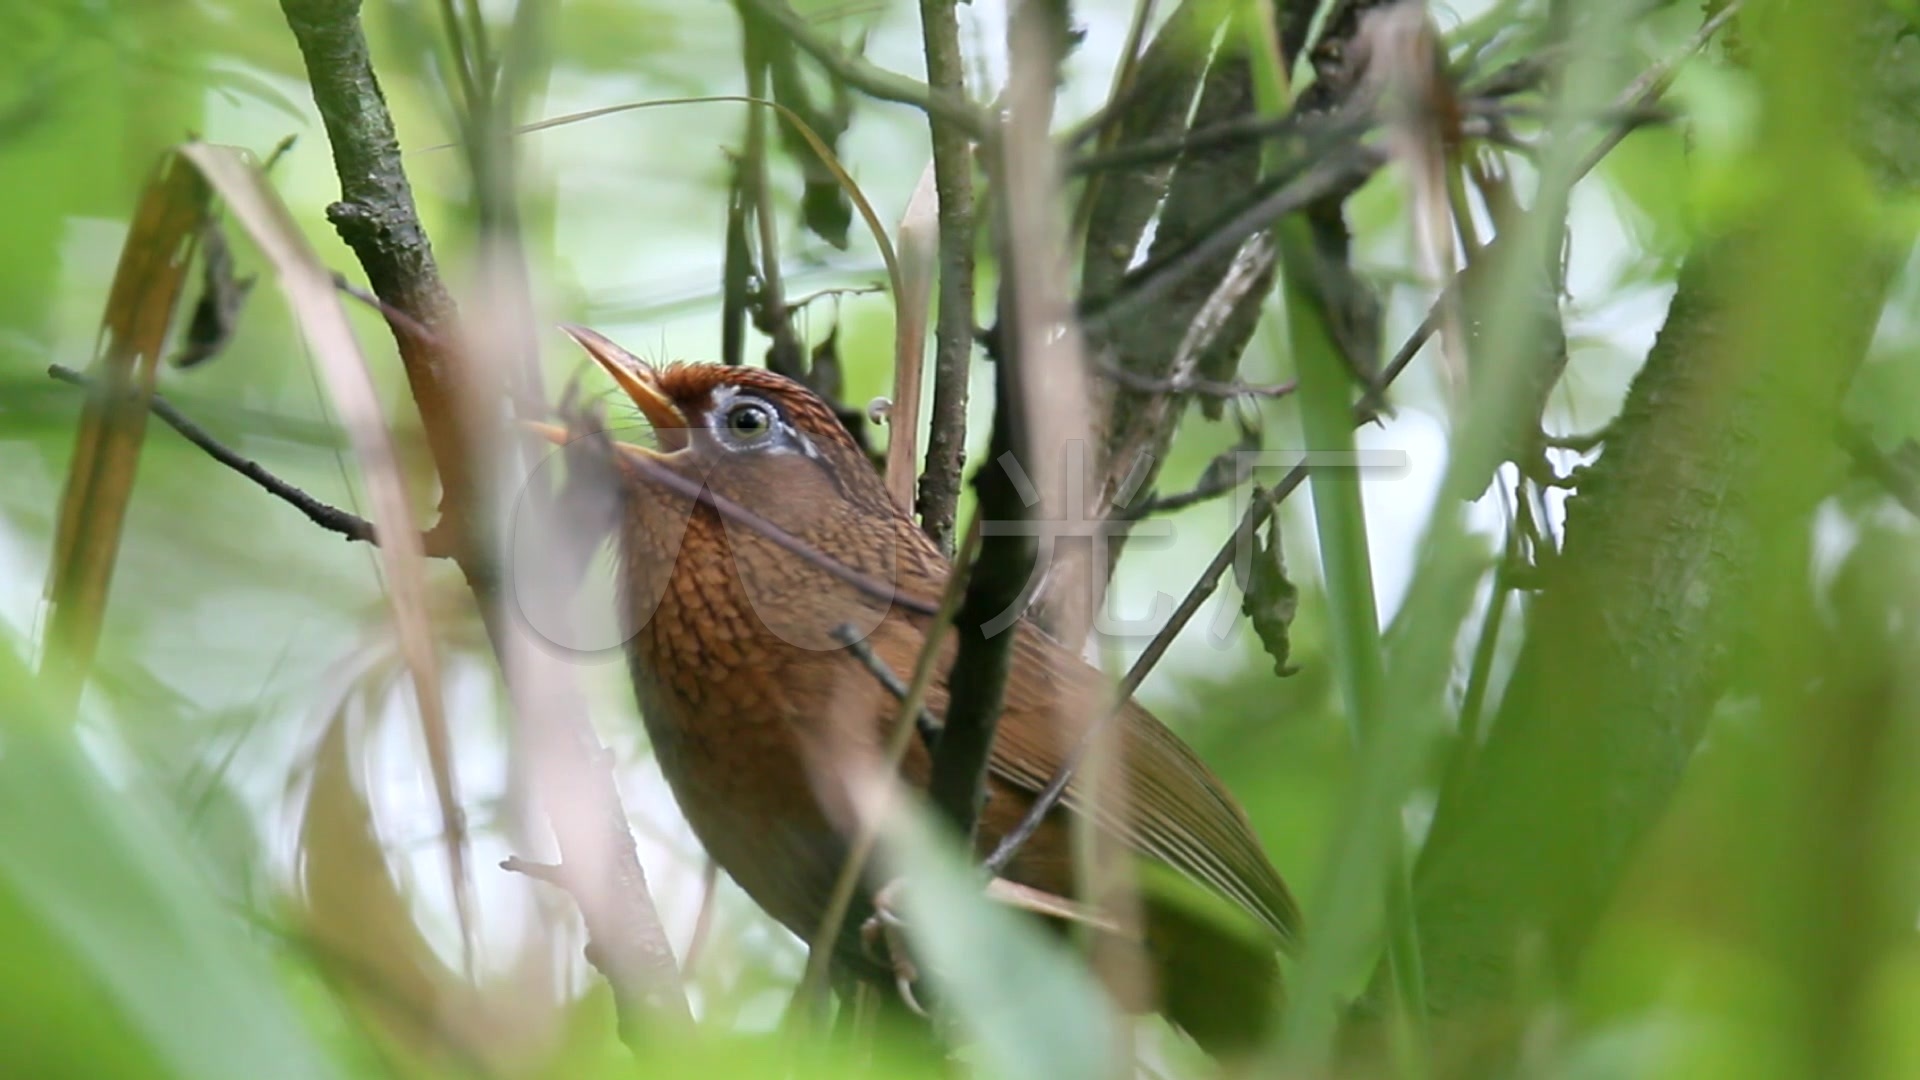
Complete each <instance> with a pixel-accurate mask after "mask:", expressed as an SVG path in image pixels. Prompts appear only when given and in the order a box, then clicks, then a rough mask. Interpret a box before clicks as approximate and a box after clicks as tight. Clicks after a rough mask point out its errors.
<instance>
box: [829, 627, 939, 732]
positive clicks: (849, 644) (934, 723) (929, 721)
mask: <svg viewBox="0 0 1920 1080" xmlns="http://www.w3.org/2000/svg"><path fill="white" fill-rule="evenodd" d="M833 640H835V641H837V642H839V643H840V644H842V645H844V646H846V649H847V651H848V652H850V653H852V654H853V656H854V659H856V660H859V661H860V664H861V666H862V667H865V668H866V669H867V671H868V672H869V673H870V674H872V675H873V678H874V681H875V682H877V683H879V684H880V686H881V687H882V688H883V689H885V690H886V692H887V693H889V694H892V695H893V700H894V701H895V702H896V703H905V702H906V700H907V693H908V688H907V684H906V683H904V682H902V681H900V676H899V675H896V674H894V670H893V669H892V668H890V667H888V666H887V662H886V661H885V660H882V659H880V657H878V656H876V655H874V651H873V646H871V645H868V644H867V643H866V640H865V639H864V638H862V637H861V636H860V631H858V630H856V629H855V628H853V627H852V626H848V625H846V624H844V623H842V624H841V625H839V626H836V627H834V628H833ZM913 726H914V728H915V730H917V731H918V732H919V733H920V741H921V742H922V743H923V744H925V745H926V747H927V749H929V750H931V749H933V744H934V742H935V740H937V739H938V738H939V737H940V721H938V720H935V719H934V718H933V713H931V712H929V711H927V707H926V706H924V705H922V706H920V707H918V708H917V709H915V710H914V714H913Z"/></svg>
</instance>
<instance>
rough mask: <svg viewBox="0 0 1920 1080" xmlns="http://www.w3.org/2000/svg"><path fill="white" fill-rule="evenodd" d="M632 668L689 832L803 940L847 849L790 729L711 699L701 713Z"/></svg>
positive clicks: (651, 732) (812, 928)
mask: <svg viewBox="0 0 1920 1080" xmlns="http://www.w3.org/2000/svg"><path fill="white" fill-rule="evenodd" d="M636 668H639V669H640V670H636V672H635V678H634V685H635V689H636V691H637V697H638V698H639V703H640V709H641V715H642V717H643V719H644V720H645V722H646V727H647V733H648V736H649V738H650V739H651V741H652V743H653V748H654V754H655V757H656V759H657V760H658V761H659V763H660V771H661V774H662V775H663V776H665V777H666V780H667V785H668V786H669V787H670V788H672V790H673V797H674V801H675V802H676V803H678V804H679V807H680V812H681V814H682V815H683V816H684V817H685V818H686V819H687V824H688V825H689V826H691V827H692V829H693V834H694V836H695V837H696V838H698V839H699V841H700V845H701V846H702V847H703V848H705V849H706V852H707V855H708V856H709V857H711V858H712V859H713V861H714V862H715V863H716V864H718V865H719V867H720V868H721V869H722V870H725V871H726V872H727V875H728V876H729V877H731V878H733V880H734V881H735V882H736V883H737V884H739V886H740V887H741V889H742V890H744V891H745V892H746V894H747V895H748V896H749V897H751V898H752V899H753V901H754V902H755V903H756V904H758V905H760V907H761V908H763V909H765V910H766V912H767V913H768V914H770V915H772V916H773V917H774V918H775V919H777V920H778V921H779V922H780V923H781V924H783V925H784V926H786V927H787V929H789V930H792V931H793V932H794V933H795V934H798V935H800V936H801V937H802V938H810V937H812V936H813V933H814V931H815V930H816V929H817V928H818V924H819V920H820V916H821V913H822V912H823V911H824V910H825V908H826V904H827V898H828V896H829V895H830V894H831V892H832V889H833V881H834V878H835V876H836V875H837V874H838V872H839V868H840V865H841V863H842V862H843V861H844V859H845V857H846V851H847V846H848V845H847V843H846V840H845V838H844V837H843V835H842V834H841V832H840V831H839V830H838V829H836V828H835V827H834V825H833V824H832V822H830V821H829V820H828V819H827V817H826V816H825V814H824V813H823V812H822V810H821V807H820V802H819V798H818V793H817V792H816V791H814V790H813V787H812V784H811V782H810V780H809V770H808V768H807V766H806V763H805V762H804V761H802V760H801V759H800V753H801V751H800V748H799V745H798V743H797V742H796V741H795V739H794V737H793V731H792V728H791V725H790V724H788V723H787V722H785V720H784V719H783V718H782V717H780V716H778V715H767V714H765V713H756V714H752V715H743V714H740V713H738V712H736V711H735V710H731V709H727V708H724V707H716V703H712V702H709V703H708V705H709V707H708V708H707V709H705V710H701V709H699V708H698V707H697V706H693V705H692V704H691V703H690V702H688V701H686V700H684V699H683V698H681V697H680V696H679V695H678V694H676V693H675V692H674V691H673V690H672V689H671V688H670V687H668V686H665V685H663V684H662V683H661V682H659V681H657V680H655V679H654V678H652V677H651V675H650V673H648V672H647V671H646V670H645V669H644V668H643V667H641V665H636Z"/></svg>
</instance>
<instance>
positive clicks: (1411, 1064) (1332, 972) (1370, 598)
mask: <svg viewBox="0 0 1920 1080" xmlns="http://www.w3.org/2000/svg"><path fill="white" fill-rule="evenodd" d="M1242 11H1243V13H1244V14H1243V16H1242V17H1243V20H1244V25H1245V27H1246V32H1247V33H1249V34H1250V35H1251V36H1252V40H1250V41H1249V42H1248V55H1249V56H1250V57H1251V62H1252V65H1253V82H1254V101H1255V104H1256V106H1257V108H1258V110H1259V112H1260V113H1261V114H1262V115H1264V116H1267V117H1270V118H1277V117H1280V116H1282V115H1284V114H1285V113H1286V111H1287V109H1288V107H1289V88H1288V82H1287V73H1286V68H1285V64H1284V62H1283V61H1282V59H1281V52H1280V39H1279V32H1278V29H1277V27H1276V26H1275V25H1274V22H1273V11H1272V8H1271V7H1270V6H1268V5H1265V4H1259V3H1250V4H1247V5H1246V6H1245V7H1244V8H1243V9H1242ZM1267 153H1268V155H1269V162H1268V164H1269V165H1271V164H1272V163H1273V162H1272V156H1273V155H1274V154H1275V153H1277V151H1276V150H1274V149H1269V150H1268V151H1267ZM1276 231H1277V233H1278V240H1279V245H1280V253H1281V266H1282V275H1281V276H1282V279H1283V285H1282V294H1281V295H1282V297H1283V299H1284V303H1285V307H1286V314H1287V325H1288V329H1289V335H1290V339H1291V342H1292V348H1293V353H1294V363H1295V365H1296V366H1297V368H1298V371H1299V380H1300V393H1299V400H1300V418H1301V427H1302V430H1303V432H1304V434H1305V436H1306V440H1307V445H1308V448H1309V452H1310V453H1312V452H1315V451H1317V452H1321V453H1326V452H1333V453H1335V454H1337V455H1340V456H1339V457H1336V458H1334V459H1333V460H1335V461H1343V462H1345V461H1352V460H1354V459H1353V457H1352V456H1351V455H1352V454H1353V452H1354V437H1353V425H1352V414H1353V404H1352V387H1351V385H1350V381H1351V380H1350V378H1349V375H1348V370H1349V369H1348V365H1347V364H1346V363H1345V362H1344V360H1343V358H1342V357H1341V355H1340V351H1339V348H1340V347H1339V345H1338V343H1337V341H1336V339H1335V338H1334V336H1333V334H1332V332H1331V329H1330V327H1328V326H1327V324H1326V321H1325V317H1324V314H1323V310H1324V309H1323V307H1322V304H1321V303H1320V301H1319V299H1318V298H1317V297H1315V296H1314V295H1313V294H1312V292H1311V289H1312V288H1313V283H1314V282H1316V281H1317V280H1318V279H1319V277H1320V275H1319V272H1318V271H1319V268H1318V266H1317V265H1316V259H1315V256H1314V254H1313V253H1314V247H1313V244H1312V241H1311V238H1310V237H1308V235H1307V233H1306V229H1305V222H1304V221H1302V220H1301V219H1300V218H1299V217H1297V216H1294V217H1289V218H1287V219H1285V220H1283V221H1282V222H1281V223H1280V225H1279V227H1278V229H1277V230H1276ZM1309 477H1310V478H1311V483H1312V491H1311V497H1312V500H1313V511H1314V523H1315V526H1316V528H1317V530H1318V533H1319V545H1320V560H1321V571H1322V575H1323V577H1324V579H1325V582H1326V590H1327V602H1328V607H1329V612H1328V617H1329V621H1330V622H1331V624H1332V637H1333V643H1332V645H1333V656H1334V660H1335V664H1336V666H1337V667H1338V669H1339V672H1338V676H1339V682H1340V689H1341V696H1342V698H1343V699H1344V701H1345V703H1346V709H1347V714H1348V717H1349V720H1350V723H1351V724H1352V730H1353V741H1354V744H1355V746H1356V747H1358V748H1359V749H1360V751H1361V755H1362V759H1363V766H1364V764H1366V759H1367V758H1369V757H1371V756H1373V755H1371V754H1369V753H1367V751H1368V750H1369V749H1371V748H1372V747H1374V746H1379V745H1383V744H1387V743H1388V741H1389V740H1388V735H1389V733H1388V731H1387V730H1386V725H1387V720H1388V715H1389V714H1388V713H1387V711H1386V704H1387V688H1386V671H1385V664H1384V660H1383V657H1382V650H1381V646H1380V624H1379V609H1378V605H1377V603H1376V601H1375V598H1374V591H1373V568H1372V563H1371V559H1370V557H1369V551H1368V546H1367V522H1366V514H1365V510H1364V507H1363V505H1362V502H1361V498H1360V477H1359V474H1358V473H1357V472H1355V471H1354V470H1353V469H1352V468H1350V467H1341V466H1337V465H1336V466H1333V467H1329V468H1323V469H1314V470H1312V471H1310V472H1309ZM1368 781H1369V777H1368V776H1367V774H1366V773H1365V772H1364V771H1363V772H1362V774H1361V781H1360V785H1359V788H1360V790H1365V788H1366V786H1367V784H1368ZM1374 782H1375V783H1376V784H1378V785H1379V786H1380V787H1381V788H1383V789H1386V790H1383V792H1382V794H1383V795H1385V796H1389V797H1391V796H1392V795H1393V794H1394V793H1393V792H1392V790H1391V785H1389V784H1387V783H1386V782H1385V778H1378V777H1376V778H1374ZM1401 795H1402V796H1404V792H1402V793H1401ZM1398 805H1399V802H1398V800H1397V798H1396V799H1395V800H1394V801H1393V802H1392V803H1391V804H1390V806H1389V809H1396V808H1397V807H1398ZM1384 824H1385V827H1383V828H1377V829H1371V830H1368V833H1367V835H1365V836H1363V837H1361V838H1360V839H1361V841H1362V843H1361V844H1360V845H1359V846H1357V847H1354V848H1346V847H1342V848H1340V849H1338V850H1337V851H1336V852H1335V857H1336V859H1337V860H1338V865H1353V866H1356V867H1357V868H1359V869H1365V868H1372V867H1383V868H1385V870H1386V880H1385V881H1384V882H1382V883H1381V884H1383V885H1384V886H1385V888H1386V893H1387V896H1386V906H1387V922H1388V932H1387V954H1388V958H1389V959H1388V962H1389V966H1390V968H1391V970H1392V972H1393V986H1394V990H1395V999H1396V1007H1397V1010H1398V1011H1397V1015H1396V1020H1397V1023H1396V1031H1397V1033H1398V1035H1397V1037H1396V1039H1395V1045H1396V1047H1397V1048H1398V1057H1399V1060H1400V1064H1401V1065H1402V1066H1403V1068H1405V1069H1407V1070H1409V1071H1411V1072H1414V1073H1416V1074H1423V1073H1424V1072H1425V1062H1424V1052H1425V1047H1424V1043H1423V1041H1422V1040H1421V1039H1420V1038H1419V1037H1418V1034H1417V1033H1418V1031H1419V1029H1420V1028H1421V1027H1422V1026H1423V1025H1424V1023H1425V1016H1426V1004H1425V1001H1424V979H1423V977H1422V975H1421V971H1420V945H1419V937H1418V934H1417V933H1416V930H1415V925H1414V921H1413V902H1412V892H1413V891H1412V886H1411V880H1410V874H1409V871H1408V867H1407V863H1406V855H1405V851H1404V843H1405V842H1404V839H1403V837H1402V835H1401V831H1400V821H1399V815H1398V814H1397V813H1392V814H1389V815H1387V819H1386V821H1385V823H1384ZM1347 876H1348V877H1357V876H1358V874H1357V873H1351V874H1349V875H1347ZM1363 884H1364V882H1363ZM1338 892H1339V890H1337V889H1336V888H1335V887H1334V885H1328V886H1323V887H1322V888H1321V890H1320V896H1319V897H1318V898H1317V899H1318V900H1319V901H1320V902H1319V903H1318V904H1317V905H1316V907H1315V908H1313V909H1311V911H1310V914H1309V918H1308V927H1309V928H1310V929H1309V932H1308V933H1307V935H1306V939H1307V947H1306V950H1305V953H1304V955H1303V957H1302V961H1301V964H1300V975H1299V979H1298V983H1297V985H1296V986H1295V987H1294V988H1293V990H1292V991H1291V992H1290V993H1289V994H1288V1001H1287V1009H1286V1018H1285V1024H1284V1028H1283V1034H1284V1038H1285V1044H1284V1045H1285V1048H1286V1051H1287V1052H1288V1053H1289V1054H1290V1055H1291V1056H1292V1057H1293V1059H1294V1060H1296V1061H1299V1062H1301V1063H1304V1064H1305V1065H1307V1067H1309V1068H1318V1067H1320V1066H1322V1065H1324V1064H1325V1062H1326V1061H1327V1060H1328V1058H1329V1056H1330V1055H1331V1052H1332V1048H1333V1034H1334V1030H1335V1026H1336V1022H1337V1014H1336V1011H1335V1001H1336V995H1337V992H1338V987H1339V985H1340V982H1341V980H1342V978H1343V977H1344V976H1345V975H1346V974H1347V973H1346V972H1344V971H1343V970H1342V967H1341V961H1342V959H1343V950H1341V949H1340V948H1339V947H1338V946H1339V945H1340V944H1341V943H1342V942H1344V941H1358V942H1361V943H1364V942H1365V941H1366V940H1367V939H1368V938H1370V937H1371V927H1370V926H1369V925H1368V922H1369V921H1370V916H1369V914H1368V912H1369V911H1370V909H1371V905H1369V904H1365V903H1360V904H1348V905H1347V906H1344V907H1341V906H1336V901H1337V900H1338V898H1339V897H1338ZM1368 893H1369V896H1368V898H1370V896H1371V890H1369V891H1368Z"/></svg>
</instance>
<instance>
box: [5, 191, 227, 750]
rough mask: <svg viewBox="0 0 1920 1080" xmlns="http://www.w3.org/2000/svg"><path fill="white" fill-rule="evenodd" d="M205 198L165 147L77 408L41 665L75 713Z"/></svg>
mask: <svg viewBox="0 0 1920 1080" xmlns="http://www.w3.org/2000/svg"><path fill="white" fill-rule="evenodd" d="M206 204H207V188H206V185H205V184H204V183H203V182H202V181H201V179H200V177H199V176H198V175H197V174H196V173H195V172H194V170H193V169H192V168H191V167H190V166H189V165H188V163H187V162H185V161H182V160H180V159H179V158H178V157H177V156H175V155H173V154H168V155H167V156H166V157H165V158H163V159H162V160H161V162H160V165H159V167H158V168H157V169H156V170H155V173H154V177H153V179H152V180H150V181H149V182H148V184H147V186H146V189H145V191H144V192H143V193H142V195H141V198H140V206H139V209H138V210H136V211H135V213H134V217H133V222H132V225H131V227H130V228H129V230H128V233H127V242H126V246H125V247H124V248H122V249H121V252H120V265H119V268H118V269H117V270H115V271H114V277H113V289H112V291H111V292H110V293H109V294H108V298H107V310H106V314H105V315H104V316H103V317H102V318H101V323H100V342H99V346H98V349H97V352H96V357H95V360H94V363H93V367H92V371H91V374H92V376H93V379H94V382H95V385H96V387H97V389H96V390H95V392H94V393H93V395H92V396H91V397H90V398H89V399H88V401H87V405H86V408H85V410H84V411H83V412H82V413H81V416H80V430H79V434H78V436H77V437H76V438H75V440H74V449H73V462H72V464H71V465H70V466H69V467H68V471H67V483H66V487H65V488H64V489H63V490H62V491H61V495H60V517H59V523H58V525H57V526H56V529H55V534H54V550H53V560H52V562H53V565H52V568H51V570H50V572H49V573H48V576H47V599H48V601H49V605H50V609H51V610H50V611H49V614H48V618H47V643H48V648H47V650H46V659H45V661H44V666H43V671H45V670H57V671H59V672H60V673H61V679H60V680H59V683H58V688H57V689H56V690H54V691H53V692H52V694H53V701H52V705H53V707H54V710H55V712H56V714H57V715H70V714H71V713H72V711H73V709H74V707H75V705H76V704H77V703H78V700H79V691H80V686H81V683H82V682H83V681H84V680H85V678H86V674H87V671H88V670H89V669H90V668H91V667H92V666H93V656H94V650H95V648H96V647H97V646H98V644H99V640H100V623H101V618H102V615H103V614H104V612H105V609H106V603H107V588H108V585H109V583H110V582H111V581H112V578H113V566H114V562H115V560H116V559H117V557H118V555H119V550H120V535H121V531H122V529H123V527H124V525H125V522H126V512H127V502H128V500H129V499H131V498H132V496H133V480H134V474H135V471H136V470H137V468H138V466H139V463H140V447H141V444H142V440H143V438H144V436H145V434H146V427H147V402H148V400H149V399H150V398H152V396H153V385H154V379H155V375H156V373H157V371H158V368H159V363H160V350H161V348H162V347H163V346H164V345H165V343H166V337H167V328H168V326H169V325H170V324H171V323H172V321H173V311H174V306H175V304H176V303H177V302H178V300H179V297H180V292H181V289H182V288H183V286H184V283H185V281H186V275H187V265H188V262H189V261H190V260H191V258H192V255H193V247H194V240H195V236H196V234H197V226H198V225H199V223H200V221H201V220H202V219H203V218H204V217H205V214H206Z"/></svg>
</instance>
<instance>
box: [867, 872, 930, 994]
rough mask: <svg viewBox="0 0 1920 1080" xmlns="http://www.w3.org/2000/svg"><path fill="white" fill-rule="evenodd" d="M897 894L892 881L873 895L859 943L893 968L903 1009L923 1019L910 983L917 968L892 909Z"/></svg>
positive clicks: (916, 975) (902, 923) (897, 885)
mask: <svg viewBox="0 0 1920 1080" xmlns="http://www.w3.org/2000/svg"><path fill="white" fill-rule="evenodd" d="M899 892H900V882H898V881H892V882H888V883H887V884H886V885H885V886H883V887H882V888H881V889H880V891H879V892H877V893H875V894H874V896H873V914H872V915H870V916H868V917H867V921H866V922H863V923H861V924H860V944H861V947H862V948H864V949H865V950H866V952H867V955H868V956H870V957H872V958H874V959H875V960H880V961H883V962H885V963H886V964H887V965H888V966H889V967H891V968H892V969H893V988H894V990H896V991H897V992H898V993H899V994H900V1000H902V1001H904V1002H906V1003H907V1008H909V1009H912V1010H913V1011H914V1013H915V1014H916V1015H919V1016H926V1015H927V1010H926V1008H925V1007H924V1006H922V1005H921V1004H920V999H919V998H917V997H915V996H914V993H913V984H914V983H916V982H918V981H920V969H919V968H917V967H915V966H914V963H913V956H912V953H911V952H909V950H908V949H907V939H906V923H905V921H904V920H902V919H901V918H900V913H899V911H898V910H897V908H896V904H897V898H898V896H899ZM883 950H884V952H883Z"/></svg>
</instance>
